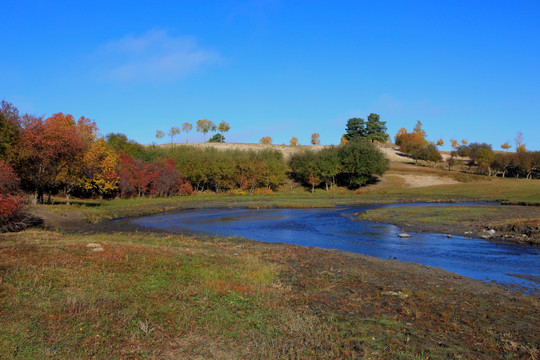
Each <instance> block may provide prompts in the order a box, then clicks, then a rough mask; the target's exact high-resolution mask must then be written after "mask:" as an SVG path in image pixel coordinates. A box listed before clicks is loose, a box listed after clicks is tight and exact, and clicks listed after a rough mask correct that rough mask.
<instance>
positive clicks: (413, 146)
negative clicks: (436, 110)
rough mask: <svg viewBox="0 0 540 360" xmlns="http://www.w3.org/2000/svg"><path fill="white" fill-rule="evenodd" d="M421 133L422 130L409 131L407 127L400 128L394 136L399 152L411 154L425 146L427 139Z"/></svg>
mask: <svg viewBox="0 0 540 360" xmlns="http://www.w3.org/2000/svg"><path fill="white" fill-rule="evenodd" d="M422 134H423V132H418V131H414V132H412V133H409V132H407V129H404V128H401V129H400V130H399V131H398V133H397V134H396V137H395V142H396V145H398V146H399V150H400V151H401V152H404V153H407V154H411V153H413V152H414V151H416V150H418V149H421V148H422V147H424V146H426V144H427V141H426V139H425V138H424V136H423V135H422Z"/></svg>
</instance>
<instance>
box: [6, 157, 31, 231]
mask: <svg viewBox="0 0 540 360" xmlns="http://www.w3.org/2000/svg"><path fill="white" fill-rule="evenodd" d="M18 187H19V178H18V177H17V175H16V174H15V171H13V169H12V167H11V166H10V165H9V164H8V163H7V162H5V161H4V160H2V159H0V233H3V232H7V231H16V230H21V229H23V228H24V227H26V225H28V221H27V219H28V217H27V216H26V213H25V212H24V199H23V197H22V196H19V195H18V194H16V191H17V189H18Z"/></svg>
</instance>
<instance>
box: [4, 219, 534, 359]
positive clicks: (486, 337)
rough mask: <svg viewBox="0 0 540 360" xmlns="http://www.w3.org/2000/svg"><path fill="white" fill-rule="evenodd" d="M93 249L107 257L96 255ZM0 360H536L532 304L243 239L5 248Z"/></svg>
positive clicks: (333, 255) (72, 238)
mask: <svg viewBox="0 0 540 360" xmlns="http://www.w3.org/2000/svg"><path fill="white" fill-rule="evenodd" d="M88 243H97V244H99V245H100V246H101V249H100V250H102V251H93V249H95V248H91V247H87V246H86V245H87V244H88ZM0 259H1V262H0V264H1V267H0V358H2V359H15V358H17V359H37V358H40V359H42V358H61V359H83V358H84V359H91V358H95V359H105V358H106V359H140V358H150V359H157V358H191V359H208V358H215V359H231V358H233V359H240V358H245V359H262V358H265V359H268V358H275V359H278V358H283V359H291V358H294V359H328V358H330V359H338V358H339V359H357V358H360V357H362V358H366V359H380V358H393V359H429V358H434V359H436V358H486V359H488V358H490V359H492V358H512V359H515V358H520V359H529V358H533V359H534V358H536V357H537V356H538V355H539V349H538V340H539V338H538V333H539V331H540V318H539V317H538V308H539V305H540V304H539V303H538V298H537V297H523V296H521V295H518V294H514V293H512V292H507V291H504V290H502V289H500V288H499V287H497V286H495V285H490V284H483V283H480V282H477V281H474V280H469V279H465V278H461V277H456V276H452V274H448V273H445V272H443V271H440V270H437V269H434V268H426V267H422V266H418V265H414V264H408V263H400V262H396V261H386V260H382V259H374V258H369V257H365V256H362V255H352V254H343V253H339V252H332V251H324V250H318V249H309V248H301V247H295V246H282V245H276V244H261V243H255V242H250V241H246V240H240V239H223V238H206V239H203V238H191V237H185V236H178V235H167V234H162V235H159V234H135V233H131V234H129V233H128V234H119V233H116V234H100V235H95V234H94V235H69V234H60V233H57V232H50V231H42V230H31V231H25V232H22V233H17V234H3V235H0Z"/></svg>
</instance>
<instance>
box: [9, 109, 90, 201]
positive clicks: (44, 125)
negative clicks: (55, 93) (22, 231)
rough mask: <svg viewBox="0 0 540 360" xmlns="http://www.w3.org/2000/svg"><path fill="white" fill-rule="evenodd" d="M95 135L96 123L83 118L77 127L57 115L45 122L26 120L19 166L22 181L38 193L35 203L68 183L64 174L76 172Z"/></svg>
mask: <svg viewBox="0 0 540 360" xmlns="http://www.w3.org/2000/svg"><path fill="white" fill-rule="evenodd" d="M94 131H95V123H93V122H91V121H89V120H88V119H86V118H84V117H83V118H81V119H79V122H78V123H77V124H76V123H75V119H74V118H73V116H72V115H69V114H66V115H64V114H62V113H57V114H54V115H53V116H51V117H49V118H47V119H45V120H43V118H38V117H35V116H31V115H25V116H23V119H22V130H21V137H20V141H19V142H18V149H17V153H18V156H17V159H16V164H17V170H18V172H19V174H20V175H21V178H22V180H23V181H25V183H26V184H28V185H29V186H31V187H32V188H33V189H34V190H35V192H34V202H39V203H42V202H43V192H44V190H45V189H47V190H49V194H50V191H51V190H52V188H53V187H55V186H59V185H60V182H66V179H65V178H66V175H65V174H64V173H63V170H66V171H70V172H71V171H72V169H73V171H75V168H76V166H75V164H78V159H79V158H80V157H81V155H82V154H84V151H85V147H86V146H87V144H88V140H89V139H91V136H92V133H93V132H94ZM66 167H69V169H66ZM67 177H69V178H71V175H69V176H67Z"/></svg>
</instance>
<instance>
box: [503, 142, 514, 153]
mask: <svg viewBox="0 0 540 360" xmlns="http://www.w3.org/2000/svg"><path fill="white" fill-rule="evenodd" d="M511 147H512V145H510V144H509V143H508V141H507V142H505V143H504V144H502V145H501V149H503V150H506V151H508V149H510V148H511Z"/></svg>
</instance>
